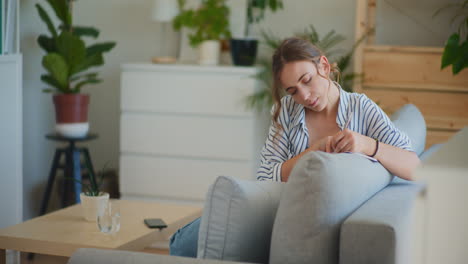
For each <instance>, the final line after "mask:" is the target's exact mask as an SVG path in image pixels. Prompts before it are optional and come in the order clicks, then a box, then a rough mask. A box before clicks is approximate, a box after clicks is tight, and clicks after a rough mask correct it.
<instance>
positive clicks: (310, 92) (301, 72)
mask: <svg viewBox="0 0 468 264" xmlns="http://www.w3.org/2000/svg"><path fill="white" fill-rule="evenodd" d="M318 66H319V67H318V69H317V67H315V64H314V63H312V62H310V61H306V60H304V61H295V62H289V63H287V64H285V65H284V67H283V70H282V71H281V74H280V83H281V86H282V88H283V89H284V90H285V91H286V93H287V94H290V95H291V96H292V98H293V99H294V101H295V102H296V103H298V104H301V105H303V106H304V107H306V108H307V109H310V110H312V111H316V112H320V111H322V110H323V109H325V107H326V106H327V104H328V97H327V95H328V86H329V80H328V79H326V78H323V77H322V76H328V74H329V72H330V66H329V64H328V60H327V58H326V57H325V56H322V57H321V58H320V61H319V63H318ZM319 72H320V74H321V75H322V76H320V75H319V74H318V73H319Z"/></svg>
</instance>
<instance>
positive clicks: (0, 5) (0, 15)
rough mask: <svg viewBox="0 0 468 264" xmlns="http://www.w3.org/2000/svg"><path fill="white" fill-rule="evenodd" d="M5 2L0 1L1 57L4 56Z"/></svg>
mask: <svg viewBox="0 0 468 264" xmlns="http://www.w3.org/2000/svg"><path fill="white" fill-rule="evenodd" d="M3 1H4V0H0V55H2V54H3V24H4V23H3V17H4V15H3Z"/></svg>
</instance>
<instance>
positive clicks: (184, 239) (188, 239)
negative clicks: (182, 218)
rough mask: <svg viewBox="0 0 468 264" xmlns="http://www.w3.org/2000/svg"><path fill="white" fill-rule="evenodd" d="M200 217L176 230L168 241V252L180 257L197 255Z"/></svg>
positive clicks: (194, 256)
mask: <svg viewBox="0 0 468 264" xmlns="http://www.w3.org/2000/svg"><path fill="white" fill-rule="evenodd" d="M199 229H200V218H197V219H195V220H194V221H193V222H191V223H190V224H187V225H186V226H184V227H182V228H181V229H179V230H177V232H175V233H174V234H173V235H172V237H171V241H170V243H169V254H171V255H172V256H181V257H192V258H196V257H197V246H198V230H199Z"/></svg>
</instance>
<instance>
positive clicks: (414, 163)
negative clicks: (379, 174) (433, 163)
mask: <svg viewBox="0 0 468 264" xmlns="http://www.w3.org/2000/svg"><path fill="white" fill-rule="evenodd" d="M369 139H371V138H369ZM371 140H372V141H373V143H374V147H373V148H372V147H371V149H372V151H374V150H375V140H373V139H371ZM368 153H369V152H368ZM373 153H374V152H372V153H371V154H369V155H372V154H373ZM374 158H375V159H377V160H378V161H380V163H381V164H382V165H383V166H384V167H385V168H386V169H387V170H388V171H390V172H391V173H392V174H394V175H396V176H398V177H400V178H402V179H405V180H408V181H412V180H414V176H413V172H414V170H415V169H416V167H418V166H419V164H420V163H421V161H420V160H419V157H418V155H416V153H414V152H412V151H408V150H404V149H401V148H398V147H394V146H392V145H388V144H385V143H381V142H379V150H378V151H377V154H375V156H374Z"/></svg>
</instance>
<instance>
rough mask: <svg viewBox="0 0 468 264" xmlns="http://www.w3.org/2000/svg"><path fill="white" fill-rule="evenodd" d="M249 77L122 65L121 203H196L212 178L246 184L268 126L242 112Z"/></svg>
mask: <svg viewBox="0 0 468 264" xmlns="http://www.w3.org/2000/svg"><path fill="white" fill-rule="evenodd" d="M257 71H258V69H257V68H253V67H231V66H216V67H202V66H196V65H155V64H124V65H122V76H121V120H120V193H121V195H122V198H124V199H151V200H167V201H173V202H183V203H187V202H188V203H200V204H201V203H202V202H203V201H204V199H205V194H206V192H207V190H208V187H209V186H210V184H212V183H213V182H214V180H215V179H216V177H217V176H220V175H228V176H234V177H238V178H243V179H252V180H254V179H255V172H256V170H257V168H258V165H259V155H260V149H261V146H262V145H263V144H264V142H265V141H264V140H265V138H266V134H267V129H268V124H269V122H270V121H269V118H268V116H266V115H259V114H256V113H253V112H251V111H248V110H247V109H246V107H245V98H246V96H247V95H249V94H251V93H252V92H253V91H254V90H255V88H256V83H257V81H256V80H255V79H254V78H253V77H252V76H253V75H254V74H255V73H256V72H257Z"/></svg>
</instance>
